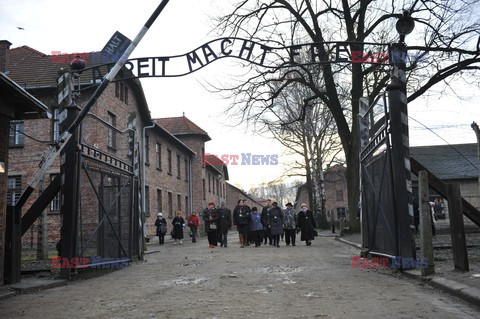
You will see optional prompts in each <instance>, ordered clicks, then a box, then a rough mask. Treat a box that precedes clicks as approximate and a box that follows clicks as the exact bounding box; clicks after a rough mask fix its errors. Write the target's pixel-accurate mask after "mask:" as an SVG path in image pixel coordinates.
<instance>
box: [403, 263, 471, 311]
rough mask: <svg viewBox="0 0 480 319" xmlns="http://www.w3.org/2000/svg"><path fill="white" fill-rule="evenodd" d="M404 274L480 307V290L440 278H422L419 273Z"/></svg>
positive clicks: (409, 271)
mask: <svg viewBox="0 0 480 319" xmlns="http://www.w3.org/2000/svg"><path fill="white" fill-rule="evenodd" d="M403 273H404V274H405V275H406V276H407V277H410V278H414V279H417V280H420V281H421V282H425V283H427V284H429V285H430V286H432V287H434V288H437V289H440V290H442V291H444V292H447V293H449V294H452V295H454V296H457V297H459V298H461V299H463V300H465V301H467V302H469V303H471V304H472V305H474V306H477V307H478V306H480V289H478V288H474V287H470V286H468V285H465V284H462V283H459V282H457V281H453V280H449V279H445V278H443V277H439V276H426V277H422V275H421V274H420V273H419V272H418V271H413V270H407V271H404V272H403Z"/></svg>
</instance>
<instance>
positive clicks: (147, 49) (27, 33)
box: [0, 0, 480, 190]
mask: <svg viewBox="0 0 480 319" xmlns="http://www.w3.org/2000/svg"><path fill="white" fill-rule="evenodd" d="M228 2H230V0H222V1H215V0H171V1H170V2H169V4H168V5H167V7H166V8H165V10H164V12H163V13H162V14H161V15H160V17H159V18H158V19H157V21H156V22H155V23H154V24H153V26H152V27H151V29H150V30H149V31H148V33H147V35H146V36H145V37H144V38H143V40H142V42H141V43H140V44H139V45H138V47H137V49H136V50H135V51H134V52H133V54H132V56H131V57H132V58H135V57H151V56H168V55H175V54H183V53H186V52H189V51H191V50H193V49H194V48H197V47H198V46H200V45H201V44H203V43H205V42H207V41H208V40H212V39H214V38H217V37H218V35H217V34H214V33H211V30H212V25H213V23H212V20H211V17H214V16H218V14H219V12H220V11H221V10H225V8H227V7H228ZM158 3H159V1H158V0H138V1H118V0H116V1H113V0H96V1H92V0H83V1H76V2H66V1H59V0H35V1H33V0H32V1H30V0H16V1H13V0H12V1H7V0H1V1H0V39H5V40H8V41H10V42H11V43H12V44H13V45H12V47H18V46H22V45H28V46H30V47H32V48H34V49H36V50H38V51H41V52H43V53H45V54H51V52H52V51H61V52H65V53H72V52H89V51H99V50H101V49H102V48H103V46H104V45H105V43H106V42H107V40H108V39H109V38H110V36H111V35H112V34H113V33H114V32H115V31H120V32H122V33H123V34H124V35H126V36H127V37H129V38H130V39H133V38H134V37H135V35H136V34H137V33H138V31H139V30H140V28H141V26H142V25H143V24H144V23H145V21H146V20H147V18H148V17H149V16H150V14H151V13H152V12H153V10H154V9H155V8H156V6H157V5H158ZM219 6H222V7H221V8H219ZM17 27H21V28H23V29H24V30H20V29H18V28H17ZM339 40H342V39H339ZM407 43H408V37H407ZM238 68H239V66H238V64H237V63H235V61H233V60H229V59H222V60H220V61H216V62H215V63H213V64H211V65H209V66H207V67H206V68H204V69H202V70H200V71H198V72H196V73H195V74H192V75H188V76H185V77H180V78H148V79H142V80H141V81H142V85H143V88H144V91H145V94H146V97H147V101H148V103H149V107H150V110H151V113H152V116H153V117H169V116H181V115H182V114H183V112H185V115H186V116H187V117H188V118H189V119H191V120H192V121H193V122H195V123H196V124H198V125H199V126H200V127H202V128H203V129H204V130H206V131H207V132H208V133H209V135H210V137H211V138H212V141H210V142H208V143H207V144H206V152H208V153H212V154H216V155H222V154H238V155H240V154H241V153H253V154H264V155H269V154H278V156H279V165H270V166H241V165H237V166H230V167H229V173H230V182H231V183H233V184H236V185H240V186H241V187H243V188H245V189H247V190H248V189H249V188H250V187H251V186H252V185H255V184H258V183H261V182H267V181H270V180H273V179H275V178H277V177H278V176H279V175H280V173H281V171H282V170H283V167H282V165H283V164H285V163H288V162H289V161H290V159H288V158H286V157H285V156H283V155H282V154H283V150H282V148H281V147H280V145H279V144H278V143H277V142H274V141H272V140H269V139H266V138H262V137H260V136H255V135H253V134H251V132H250V131H246V130H245V127H242V126H237V127H233V128H232V127H231V126H230V127H229V126H226V125H225V124H224V123H230V122H231V121H230V120H229V119H228V118H227V117H226V116H225V115H223V112H224V110H225V108H226V107H227V106H228V105H229V101H228V100H226V99H224V98H222V97H220V96H219V95H218V94H217V95H215V94H212V93H209V92H208V91H207V90H205V88H204V87H203V85H202V84H206V83H212V82H213V83H228V81H229V79H231V78H232V77H235V76H236V75H237V74H239V73H241V71H242V70H239V69H238ZM454 89H455V91H456V93H457V95H455V94H452V93H451V92H449V90H448V88H444V87H443V86H438V87H437V88H436V91H437V92H442V91H444V92H447V93H448V94H449V96H445V95H443V96H441V95H440V94H439V93H436V92H432V94H431V96H430V97H428V98H423V99H419V100H418V101H415V102H414V103H412V104H410V105H409V115H410V116H411V117H413V118H414V119H416V120H418V121H420V122H422V123H424V124H426V125H427V126H429V127H430V128H432V129H434V130H435V132H437V133H438V134H439V135H441V136H442V137H443V138H444V139H445V140H447V141H448V142H449V143H468V142H471V143H473V142H475V141H476V140H475V135H474V133H473V131H472V129H471V128H470V124H471V122H472V121H474V120H476V121H477V122H480V98H479V96H478V95H479V94H478V88H476V89H475V88H473V87H468V86H465V85H461V86H459V87H454ZM460 96H461V98H460ZM410 136H411V145H426V144H445V142H444V141H442V140H441V139H440V138H438V137H436V136H435V135H434V134H433V133H431V132H430V131H428V130H426V129H425V128H423V127H422V126H421V125H419V124H418V123H416V122H414V121H413V120H411V121H410Z"/></svg>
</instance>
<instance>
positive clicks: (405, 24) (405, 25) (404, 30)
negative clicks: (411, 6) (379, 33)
mask: <svg viewBox="0 0 480 319" xmlns="http://www.w3.org/2000/svg"><path fill="white" fill-rule="evenodd" d="M395 27H396V28H397V32H398V33H399V34H400V35H402V36H406V35H407V34H410V33H411V32H412V31H413V28H414V27H415V21H414V20H413V18H412V17H411V16H410V13H409V12H408V11H403V16H402V17H401V18H400V19H398V21H397V24H396V26H395Z"/></svg>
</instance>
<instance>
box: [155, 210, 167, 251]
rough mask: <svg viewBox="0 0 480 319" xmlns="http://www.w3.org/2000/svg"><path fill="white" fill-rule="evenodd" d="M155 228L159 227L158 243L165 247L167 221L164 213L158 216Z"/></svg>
mask: <svg viewBox="0 0 480 319" xmlns="http://www.w3.org/2000/svg"><path fill="white" fill-rule="evenodd" d="M155 226H157V236H158V243H159V244H160V245H163V244H164V243H165V235H166V234H167V220H166V219H165V217H163V214H162V213H158V214H157V220H156V221H155Z"/></svg>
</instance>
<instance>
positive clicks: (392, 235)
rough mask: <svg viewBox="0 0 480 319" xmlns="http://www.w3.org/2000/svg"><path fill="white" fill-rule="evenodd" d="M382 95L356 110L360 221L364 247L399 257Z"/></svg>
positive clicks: (387, 124)
mask: <svg viewBox="0 0 480 319" xmlns="http://www.w3.org/2000/svg"><path fill="white" fill-rule="evenodd" d="M387 108H388V103H387V98H386V95H385V94H382V95H379V96H377V98H376V99H375V100H374V101H373V103H371V104H370V103H369V101H368V99H363V98H362V99H361V101H360V110H359V121H358V126H359V141H360V143H359V145H360V180H361V185H360V189H361V200H360V201H361V205H360V206H361V221H362V242H363V247H364V248H365V249H366V250H367V251H368V252H370V253H378V254H385V255H389V256H398V255H399V250H398V234H397V220H396V213H395V212H396V209H395V193H394V184H393V181H394V179H393V166H392V152H391V136H390V132H391V130H390V119H389V115H390V114H389V110H388V109H387Z"/></svg>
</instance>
